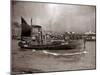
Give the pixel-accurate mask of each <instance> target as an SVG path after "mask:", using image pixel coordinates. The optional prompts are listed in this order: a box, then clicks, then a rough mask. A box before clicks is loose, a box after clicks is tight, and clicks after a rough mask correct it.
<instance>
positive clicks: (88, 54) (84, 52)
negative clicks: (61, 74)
mask: <svg viewBox="0 0 100 75" xmlns="http://www.w3.org/2000/svg"><path fill="white" fill-rule="evenodd" d="M13 45H14V46H12V47H13V48H12V49H13V50H12V71H13V72H21V71H24V72H25V71H26V69H27V70H30V69H31V70H32V71H31V72H48V71H62V70H78V69H95V41H94V42H86V48H85V49H81V50H78V49H73V50H38V51H36V50H33V49H32V50H31V49H20V48H19V47H18V46H17V43H16V41H13Z"/></svg>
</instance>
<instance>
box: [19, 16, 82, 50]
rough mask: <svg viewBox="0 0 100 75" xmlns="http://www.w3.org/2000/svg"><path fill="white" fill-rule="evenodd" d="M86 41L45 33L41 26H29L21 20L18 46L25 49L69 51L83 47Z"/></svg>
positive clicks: (65, 35)
mask: <svg viewBox="0 0 100 75" xmlns="http://www.w3.org/2000/svg"><path fill="white" fill-rule="evenodd" d="M83 44H84V40H82V39H71V38H70V36H69V34H67V33H63V34H56V35H55V34H51V33H43V32H42V27H41V26H40V25H32V23H31V25H28V24H27V22H26V21H25V20H24V18H21V41H20V42H19V43H18V45H19V46H20V47H21V48H25V49H36V50H69V49H77V48H78V49H80V48H82V47H83Z"/></svg>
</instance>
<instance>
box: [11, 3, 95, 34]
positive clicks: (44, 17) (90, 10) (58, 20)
mask: <svg viewBox="0 0 100 75" xmlns="http://www.w3.org/2000/svg"><path fill="white" fill-rule="evenodd" d="M95 14H96V7H95V6H86V5H71V4H54V3H53V4H52V3H37V2H23V1H13V3H12V22H18V23H19V24H21V16H22V17H23V18H24V19H25V20H26V21H27V23H28V24H29V25H31V18H32V24H33V25H40V26H42V29H43V30H45V31H56V32H79V33H82V32H88V31H90V30H91V31H93V32H95V26H96V24H95V21H96V20H95V19H96V16H95Z"/></svg>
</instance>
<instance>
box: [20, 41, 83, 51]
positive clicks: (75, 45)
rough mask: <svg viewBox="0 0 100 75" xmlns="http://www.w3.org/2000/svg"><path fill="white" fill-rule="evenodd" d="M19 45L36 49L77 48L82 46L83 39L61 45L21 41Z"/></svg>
mask: <svg viewBox="0 0 100 75" xmlns="http://www.w3.org/2000/svg"><path fill="white" fill-rule="evenodd" d="M19 46H20V47H21V48H25V49H36V50H65V49H76V48H78V49H79V48H82V41H77V42H76V41H74V42H73V41H72V42H70V43H68V44H60V45H52V44H51V45H32V44H31V45H29V44H23V43H22V42H19Z"/></svg>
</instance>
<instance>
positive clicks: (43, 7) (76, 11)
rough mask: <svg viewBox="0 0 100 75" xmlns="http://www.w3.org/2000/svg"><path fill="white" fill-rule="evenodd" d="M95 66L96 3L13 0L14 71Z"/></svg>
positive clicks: (12, 58)
mask: <svg viewBox="0 0 100 75" xmlns="http://www.w3.org/2000/svg"><path fill="white" fill-rule="evenodd" d="M95 69H96V6H95V5H81V4H67V3H52V2H35V1H11V74H12V75H20V74H33V73H47V72H61V71H80V70H95Z"/></svg>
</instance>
